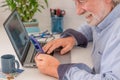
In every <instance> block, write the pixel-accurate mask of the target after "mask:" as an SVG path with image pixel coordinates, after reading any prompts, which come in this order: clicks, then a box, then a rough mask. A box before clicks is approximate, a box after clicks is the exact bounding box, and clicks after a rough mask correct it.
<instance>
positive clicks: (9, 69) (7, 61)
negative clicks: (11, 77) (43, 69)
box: [1, 54, 20, 73]
mask: <svg viewBox="0 0 120 80" xmlns="http://www.w3.org/2000/svg"><path fill="white" fill-rule="evenodd" d="M19 66H20V65H19V62H18V61H17V60H15V56H14V55H12V54H5V55H2V56H1V67H2V72H3V73H14V72H16V71H17V70H18V69H19Z"/></svg>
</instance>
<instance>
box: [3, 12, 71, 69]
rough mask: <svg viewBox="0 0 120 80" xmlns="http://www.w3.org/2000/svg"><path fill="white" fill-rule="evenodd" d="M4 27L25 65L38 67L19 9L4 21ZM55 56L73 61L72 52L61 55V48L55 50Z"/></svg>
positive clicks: (65, 60) (60, 59) (62, 59)
mask: <svg viewBox="0 0 120 80" xmlns="http://www.w3.org/2000/svg"><path fill="white" fill-rule="evenodd" d="M4 28H5V30H6V32H7V35H8V37H9V39H10V41H11V43H12V46H13V48H14V50H15V52H16V54H17V56H18V58H19V60H20V62H21V64H22V65H23V66H24V67H36V64H35V62H34V56H35V55H36V51H35V48H34V46H33V44H32V43H31V42H30V39H29V36H28V33H27V32H26V29H25V27H24V25H23V23H22V21H21V19H20V16H19V15H18V13H17V11H13V12H12V13H11V14H10V16H9V17H8V18H7V20H6V21H5V22H4ZM53 56H54V57H56V58H57V59H58V60H59V61H60V62H61V63H63V64H64V63H70V62H71V53H70V52H69V54H65V55H60V54H59V50H54V52H53Z"/></svg>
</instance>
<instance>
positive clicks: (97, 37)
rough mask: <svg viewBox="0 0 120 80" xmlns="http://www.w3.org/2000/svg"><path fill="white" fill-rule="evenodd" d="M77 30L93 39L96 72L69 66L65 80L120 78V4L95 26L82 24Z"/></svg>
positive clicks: (112, 79) (89, 39)
mask: <svg viewBox="0 0 120 80" xmlns="http://www.w3.org/2000/svg"><path fill="white" fill-rule="evenodd" d="M78 31H79V32H81V33H82V34H84V35H85V36H86V38H87V39H88V41H93V52H92V60H93V65H94V69H95V72H96V74H91V73H88V72H86V71H85V70H81V69H79V68H77V67H71V68H70V69H69V71H67V72H66V73H65V77H66V78H67V80H120V4H119V5H117V6H116V7H115V8H114V9H113V10H112V12H111V13H110V14H109V15H108V16H107V17H106V18H105V19H104V20H103V21H102V22H101V23H100V24H99V25H97V26H96V27H95V26H94V27H93V26H88V25H87V24H84V25H82V26H81V27H80V28H79V30H78Z"/></svg>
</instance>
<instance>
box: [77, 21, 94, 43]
mask: <svg viewBox="0 0 120 80" xmlns="http://www.w3.org/2000/svg"><path fill="white" fill-rule="evenodd" d="M92 28H93V26H90V25H88V24H87V23H83V24H82V25H81V26H80V27H78V28H77V29H76V30H77V31H78V32H80V33H82V34H83V35H84V36H85V37H86V38H87V40H88V42H90V41H93V34H92Z"/></svg>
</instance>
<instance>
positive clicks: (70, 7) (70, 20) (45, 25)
mask: <svg viewBox="0 0 120 80" xmlns="http://www.w3.org/2000/svg"><path fill="white" fill-rule="evenodd" d="M1 1H3V0H0V2H1ZM48 3H49V7H48V8H46V9H45V10H42V13H39V12H38V13H37V14H36V15H35V16H34V17H35V18H37V19H38V21H39V26H40V29H41V30H45V29H50V26H51V24H50V23H51V19H50V12H49V9H50V8H60V9H64V10H65V11H66V15H65V16H64V29H68V28H74V29H75V28H76V27H78V26H79V25H80V24H81V23H82V22H83V21H84V19H83V18H82V17H80V16H78V15H77V14H76V10H75V5H74V1H73V0H48ZM0 4H1V3H0ZM9 14H10V11H9V10H7V11H5V9H3V8H1V7H0V26H1V24H2V23H3V22H4V20H5V19H6V18H7V16H8V15H9Z"/></svg>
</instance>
